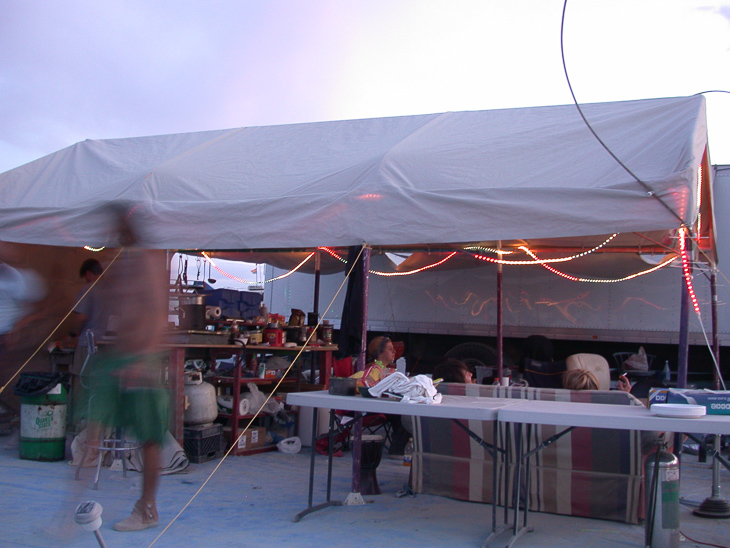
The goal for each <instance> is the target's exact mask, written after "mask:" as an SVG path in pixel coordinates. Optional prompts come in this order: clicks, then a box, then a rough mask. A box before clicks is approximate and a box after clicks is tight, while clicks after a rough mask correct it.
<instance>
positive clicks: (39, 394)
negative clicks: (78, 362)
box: [14, 373, 68, 461]
mask: <svg viewBox="0 0 730 548" xmlns="http://www.w3.org/2000/svg"><path fill="white" fill-rule="evenodd" d="M65 378H66V376H65V374H63V373H61V374H59V373H50V374H49V373H21V375H20V380H18V383H17V384H16V386H15V390H14V391H15V394H16V395H18V396H20V458H21V459H27V460H39V461H58V460H63V459H64V456H65V453H66V413H67V409H68V405H67V402H68V392H67V390H66V386H64V382H63V381H64V380H65Z"/></svg>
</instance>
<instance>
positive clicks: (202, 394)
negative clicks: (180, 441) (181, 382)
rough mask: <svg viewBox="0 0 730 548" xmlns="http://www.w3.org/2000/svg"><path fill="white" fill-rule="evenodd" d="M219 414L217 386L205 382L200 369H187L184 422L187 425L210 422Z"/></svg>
mask: <svg viewBox="0 0 730 548" xmlns="http://www.w3.org/2000/svg"><path fill="white" fill-rule="evenodd" d="M217 416H218V404H217V401H216V394H215V387H214V386H213V385H212V384H210V383H207V382H203V374H202V373H201V372H200V371H186V372H185V412H184V413H183V422H184V423H185V424H186V425H201V424H210V423H212V422H213V421H214V420H215V419H216V417H217Z"/></svg>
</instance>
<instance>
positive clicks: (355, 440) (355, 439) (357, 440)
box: [346, 246, 370, 504]
mask: <svg viewBox="0 0 730 548" xmlns="http://www.w3.org/2000/svg"><path fill="white" fill-rule="evenodd" d="M360 260H361V261H362V262H361V268H362V337H361V339H360V353H359V354H358V356H357V370H358V371H362V370H363V369H365V361H366V356H365V354H366V352H367V347H368V290H369V278H368V275H369V271H370V247H368V246H364V248H363V250H362V257H361V258H360ZM361 465H362V420H361V419H357V420H356V421H355V426H353V428H352V487H351V491H350V495H349V496H348V497H347V499H348V500H347V501H346V503H347V504H364V503H363V502H362V496H361V495H360V468H361Z"/></svg>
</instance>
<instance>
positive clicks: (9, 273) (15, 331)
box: [0, 242, 45, 354]
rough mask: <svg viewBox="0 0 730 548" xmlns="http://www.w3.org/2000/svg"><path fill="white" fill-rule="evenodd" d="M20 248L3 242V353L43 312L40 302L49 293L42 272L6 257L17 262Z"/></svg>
mask: <svg viewBox="0 0 730 548" xmlns="http://www.w3.org/2000/svg"><path fill="white" fill-rule="evenodd" d="M17 259H18V256H17V252H16V251H15V249H14V247H13V245H12V244H9V243H7V242H0V353H3V354H4V353H5V351H7V350H8V348H11V347H13V346H15V345H16V343H17V342H18V338H19V332H20V330H21V329H22V328H23V327H25V326H26V325H29V324H30V323H31V322H33V321H34V320H35V319H37V317H38V316H39V315H40V313H41V310H39V308H38V307H36V309H35V310H34V307H33V304H34V303H39V302H40V301H41V300H42V299H43V297H44V296H45V287H44V284H43V281H42V280H41V278H40V276H38V275H37V274H36V273H35V272H33V271H32V270H26V269H21V268H14V267H12V266H10V265H9V264H8V263H7V262H6V261H11V262H16V261H17Z"/></svg>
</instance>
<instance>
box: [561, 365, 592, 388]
mask: <svg viewBox="0 0 730 548" xmlns="http://www.w3.org/2000/svg"><path fill="white" fill-rule="evenodd" d="M563 388H567V389H568V390H598V379H597V378H596V376H595V375H594V374H593V373H591V372H590V371H588V370H587V369H571V370H569V371H566V372H565V373H563Z"/></svg>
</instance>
